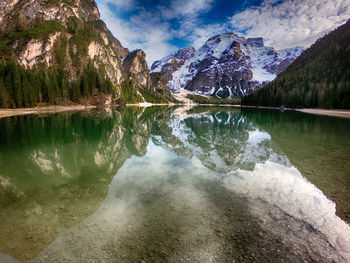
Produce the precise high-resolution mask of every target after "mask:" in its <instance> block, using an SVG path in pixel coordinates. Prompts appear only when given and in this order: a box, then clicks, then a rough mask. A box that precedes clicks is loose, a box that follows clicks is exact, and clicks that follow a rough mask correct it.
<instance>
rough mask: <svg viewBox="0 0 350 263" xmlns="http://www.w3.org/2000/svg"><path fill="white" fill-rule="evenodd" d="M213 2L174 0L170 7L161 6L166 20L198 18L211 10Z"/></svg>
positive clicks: (211, 0)
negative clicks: (200, 14) (202, 13)
mask: <svg viewBox="0 0 350 263" xmlns="http://www.w3.org/2000/svg"><path fill="white" fill-rule="evenodd" d="M213 2H214V1H213V0H173V1H171V4H170V7H165V6H159V9H160V11H161V14H162V16H163V17H164V18H167V19H171V18H179V17H180V18H181V17H196V16H198V14H199V13H201V12H205V11H208V10H210V9H211V7H212V4H213Z"/></svg>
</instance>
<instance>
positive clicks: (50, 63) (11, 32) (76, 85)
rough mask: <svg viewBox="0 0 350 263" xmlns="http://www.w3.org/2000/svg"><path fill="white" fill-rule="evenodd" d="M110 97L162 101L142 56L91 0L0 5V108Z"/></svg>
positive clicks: (10, 0)
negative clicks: (117, 33)
mask: <svg viewBox="0 0 350 263" xmlns="http://www.w3.org/2000/svg"><path fill="white" fill-rule="evenodd" d="M104 95H106V96H104ZM110 95H113V98H114V99H115V100H116V101H118V103H134V102H144V101H146V99H145V97H147V98H149V99H150V100H152V101H158V102H160V101H164V99H163V98H162V96H161V95H159V94H157V93H156V92H155V91H154V89H152V87H151V82H150V78H149V74H148V66H147V63H146V55H145V53H144V52H143V51H141V50H137V51H135V52H129V50H128V49H126V48H124V47H123V46H122V45H121V44H120V42H119V41H118V40H117V39H116V38H115V37H114V36H113V35H112V34H111V32H110V31H109V30H108V28H107V27H106V25H105V24H104V22H103V21H102V20H100V14H99V11H98V8H97V5H96V3H95V1H94V0H31V1H27V0H2V1H0V107H4V108H7V107H10V108H15V107H31V106H36V105H37V104H61V103H69V102H79V103H81V102H82V101H84V102H86V101H89V100H90V101H91V97H98V98H95V99H94V100H95V102H96V103H97V102H99V103H101V99H102V103H103V101H104V99H105V98H106V97H110ZM165 101H166V100H165Z"/></svg>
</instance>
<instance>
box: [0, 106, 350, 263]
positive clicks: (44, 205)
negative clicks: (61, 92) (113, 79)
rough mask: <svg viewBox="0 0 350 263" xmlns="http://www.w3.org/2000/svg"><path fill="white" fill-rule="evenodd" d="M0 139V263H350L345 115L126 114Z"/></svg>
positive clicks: (14, 126) (19, 122)
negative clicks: (335, 116)
mask: <svg viewBox="0 0 350 263" xmlns="http://www.w3.org/2000/svg"><path fill="white" fill-rule="evenodd" d="M0 138H1V141H0V222H1V224H0V262H349V261H350V226H349V224H348V223H346V222H350V196H349V195H350V162H349V158H350V120H346V119H339V118H331V117H321V116H313V115H307V114H302V113H296V112H284V113H281V112H278V111H268V110H260V111H257V110H252V109H246V110H236V109H229V108H195V109H190V110H185V109H181V108H177V109H176V108H161V107H152V108H147V109H139V108H126V109H122V110H116V111H114V112H109V113H107V112H104V111H90V112H79V113H61V114H55V115H47V116H35V115H32V116H19V117H11V118H5V119H1V120H0ZM336 213H337V214H336Z"/></svg>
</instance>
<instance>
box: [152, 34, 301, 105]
mask: <svg viewBox="0 0 350 263" xmlns="http://www.w3.org/2000/svg"><path fill="white" fill-rule="evenodd" d="M302 51H303V48H300V47H297V48H291V49H286V50H279V51H276V50H275V49H274V48H272V47H266V46H265V45H264V41H263V39H262V38H248V39H246V38H244V37H240V36H237V35H235V34H232V33H227V34H221V35H217V36H214V37H212V38H210V39H208V41H207V42H206V43H205V44H204V45H203V46H202V47H201V48H200V49H198V50H197V51H195V50H194V48H185V49H182V50H180V51H178V52H177V53H176V54H174V55H170V56H167V57H165V58H164V59H162V60H160V61H156V62H155V63H154V64H153V65H152V67H151V73H152V74H154V73H158V74H161V75H162V76H163V81H165V82H167V83H168V86H169V88H170V89H171V90H172V91H173V92H181V91H183V90H187V91H190V92H193V93H196V94H202V95H210V96H215V97H218V98H238V97H242V96H244V95H245V94H248V93H250V92H252V91H253V90H255V89H256V88H258V87H260V86H261V85H262V84H264V83H265V82H267V81H271V80H273V79H274V78H275V77H276V75H278V74H279V73H281V72H282V71H284V70H285V69H286V67H287V66H288V65H289V64H290V63H292V61H294V59H295V58H296V57H298V56H299V55H300V54H301V52H302Z"/></svg>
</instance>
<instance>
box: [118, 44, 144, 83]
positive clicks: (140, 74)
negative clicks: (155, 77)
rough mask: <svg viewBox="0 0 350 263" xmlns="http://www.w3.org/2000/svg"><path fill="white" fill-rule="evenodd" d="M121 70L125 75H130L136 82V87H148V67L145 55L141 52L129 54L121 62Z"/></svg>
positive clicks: (136, 51)
mask: <svg viewBox="0 0 350 263" xmlns="http://www.w3.org/2000/svg"><path fill="white" fill-rule="evenodd" d="M123 68H124V71H125V73H126V74H127V75H130V76H132V77H133V78H134V80H135V81H136V85H141V86H143V87H149V86H150V84H151V83H150V78H149V72H148V65H147V62H146V54H145V52H143V51H142V50H140V49H139V50H135V51H133V52H130V53H129V54H128V55H127V56H126V57H125V59H124V61H123Z"/></svg>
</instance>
